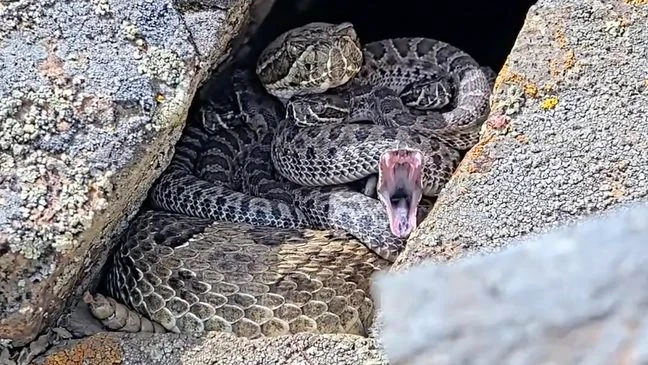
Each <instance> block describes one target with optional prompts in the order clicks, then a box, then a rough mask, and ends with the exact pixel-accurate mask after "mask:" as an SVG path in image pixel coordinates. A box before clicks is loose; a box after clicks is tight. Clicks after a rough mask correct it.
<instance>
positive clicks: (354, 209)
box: [105, 23, 489, 337]
mask: <svg viewBox="0 0 648 365" xmlns="http://www.w3.org/2000/svg"><path fill="white" fill-rule="evenodd" d="M295 40H296V41H297V42H296V43H295V42H294V41H295ZM405 44H407V46H408V47H410V46H412V45H414V46H417V45H418V46H419V48H408V49H407V50H405V49H404V48H403V47H404V45H405ZM420 46H423V48H421V47H420ZM381 47H382V48H381ZM389 47H391V48H389ZM379 49H382V50H383V51H384V52H383V54H382V57H387V58H385V59H383V60H381V59H380V58H379V57H378V56H379V54H378V53H377V51H378V50H379ZM445 49H449V50H450V51H452V52H451V53H449V54H446V56H448V57H453V56H454V55H459V57H458V58H456V59H454V58H453V60H456V61H457V62H456V63H457V64H453V63H454V62H455V61H453V60H451V61H450V62H447V63H446V62H439V60H436V59H435V57H438V56H439V54H440V51H443V50H445ZM412 51H415V52H416V51H419V52H420V51H425V52H423V53H421V54H415V56H416V59H418V60H422V61H424V62H423V64H424V65H425V66H426V67H428V66H429V67H432V66H434V67H437V69H436V71H437V72H436V74H441V73H443V75H445V76H444V77H450V78H449V79H439V78H438V77H437V76H438V75H437V76H435V78H434V79H433V80H432V81H430V80H427V84H423V83H419V84H417V85H415V86H416V87H415V88H413V87H410V88H409V89H407V88H405V89H404V88H402V87H401V88H394V85H388V86H390V87H391V89H386V88H379V87H366V86H367V84H366V82H369V83H373V82H375V81H376V80H378V79H372V78H371V76H372V75H374V74H375V73H376V72H384V71H385V70H388V68H384V67H382V68H381V67H378V66H380V65H383V66H389V65H392V66H393V65H394V64H395V63H398V64H399V65H401V66H402V65H404V66H407V67H405V68H403V69H402V70H405V71H407V72H406V73H403V74H399V76H401V78H402V79H403V80H405V79H408V80H410V79H412V77H413V76H415V75H414V74H412V73H411V72H410V71H412V70H418V71H415V72H414V71H412V72H414V73H415V74H417V75H416V76H421V75H420V74H419V73H421V72H422V71H423V70H424V69H422V68H417V67H414V66H415V64H416V62H411V59H408V58H407V57H405V56H407V54H409V55H410V56H411V55H412V54H411V52H412ZM394 52H396V53H399V52H400V55H401V56H402V58H390V57H394V56H395V55H396V54H395V53H394ZM406 53H407V54H406ZM329 56H330V58H329ZM363 58H364V59H365V64H364V66H362V67H361V64H362V59H363ZM408 60H410V61H408ZM374 61H375V62H374ZM309 62H310V64H311V66H305V65H307V64H308V63H309ZM372 62H374V63H372ZM402 62H404V63H402ZM258 65H259V67H258V68H257V73H258V75H259V79H260V81H261V82H262V83H263V87H265V89H266V90H268V91H269V92H270V93H272V94H274V95H275V96H277V97H279V98H280V100H281V101H283V102H284V103H286V102H288V112H287V114H288V115H293V116H298V117H300V118H299V120H294V119H291V118H287V119H285V120H283V121H281V122H279V120H278V119H277V118H276V116H277V115H279V113H280V112H279V111H278V110H279V109H280V107H281V105H280V104H279V105H277V104H273V102H272V101H271V99H268V98H261V99H259V98H258V96H259V95H261V93H259V92H258V91H257V90H256V89H255V87H254V85H255V82H258V80H256V81H255V80H253V79H251V78H250V77H249V74H248V73H246V72H237V71H234V72H233V73H232V74H231V75H230V76H232V75H233V79H232V80H233V83H235V84H236V83H238V84H241V83H242V84H244V85H246V87H244V88H239V89H238V92H237V93H234V94H229V93H223V92H222V89H219V90H217V91H218V92H217V93H215V94H218V95H219V100H217V101H216V102H214V103H212V104H211V105H212V106H211V108H210V109H211V111H212V112H213V113H208V114H204V115H202V116H201V115H199V114H198V113H192V119H191V120H189V121H188V123H187V127H186V128H185V131H184V132H183V136H182V137H181V140H180V141H179V143H178V146H177V149H176V153H175V155H174V157H173V160H172V162H171V163H170V166H169V168H168V169H167V170H166V171H165V172H164V173H163V175H162V176H161V178H160V179H159V180H158V181H157V182H156V183H155V184H154V187H153V188H152V190H151V193H150V201H151V203H152V206H153V207H154V208H157V209H162V210H165V211H166V212H164V211H155V210H152V211H145V212H143V213H141V214H140V215H139V216H138V217H137V218H136V219H135V220H134V222H133V223H132V224H131V225H130V227H129V229H128V230H127V232H126V233H125V235H124V236H123V237H122V240H123V241H122V242H121V243H120V246H119V247H118V249H117V252H116V253H115V254H114V255H113V259H112V263H111V265H112V266H111V267H110V269H109V270H108V274H107V276H106V280H105V283H106V288H107V292H108V293H109V294H110V295H112V296H114V297H115V298H117V299H118V300H120V301H122V302H124V303H126V304H127V305H128V306H129V307H131V308H134V309H135V310H137V311H138V312H140V313H143V314H144V315H145V316H147V317H149V318H151V319H153V320H155V321H157V322H159V323H160V324H162V325H163V326H164V327H165V328H166V329H167V330H171V331H196V330H197V331H201V330H221V331H230V332H234V333H236V334H239V335H243V336H247V337H257V336H262V335H277V334H283V333H294V332H299V331H318V332H340V331H344V332H352V333H364V332H365V330H366V326H368V325H369V324H370V323H371V316H370V312H371V309H372V308H371V307H372V304H371V303H372V302H371V300H370V297H371V296H370V293H369V287H368V276H369V275H370V274H371V273H372V272H373V271H374V270H378V269H381V268H384V267H385V266H386V265H387V263H386V261H385V260H383V259H381V258H379V257H376V256H374V255H372V254H371V253H370V252H369V251H368V250H367V249H366V248H364V247H362V246H361V245H358V244H357V243H355V244H354V243H353V241H354V239H351V240H350V241H349V239H346V240H345V241H344V242H346V244H343V245H341V244H340V243H339V239H337V238H335V237H332V236H330V234H328V233H324V232H319V233H318V232H316V231H315V232H314V231H310V230H308V229H307V228H309V227H311V228H312V227H316V228H341V229H343V230H345V231H346V232H349V233H351V234H352V235H353V236H355V237H357V238H358V239H360V240H361V241H362V243H363V244H365V245H366V246H367V247H368V248H370V249H371V250H373V251H374V252H377V253H378V254H379V255H380V256H382V257H383V258H386V259H388V260H390V261H391V260H393V259H394V258H395V255H396V254H397V253H398V252H399V250H400V249H401V248H402V245H403V243H404V237H396V236H395V235H393V234H391V233H392V232H394V231H395V230H396V231H398V227H396V228H394V225H393V224H392V225H391V226H390V222H393V221H394V217H395V216H394V212H396V213H397V214H400V213H399V212H398V211H399V209H401V205H400V203H398V205H396V206H395V207H393V209H391V210H392V211H391V212H390V209H387V211H385V209H384V206H382V205H381V203H380V202H379V201H378V200H375V199H371V198H370V197H367V196H365V195H362V194H359V193H355V192H352V191H351V190H350V189H349V188H348V187H347V186H345V185H339V184H341V183H346V182H350V181H351V180H357V179H358V178H361V177H363V176H366V175H370V174H374V173H379V174H380V179H379V186H378V193H379V196H382V197H383V202H385V203H386V205H387V207H388V208H391V207H390V206H389V200H388V199H387V200H385V197H387V198H393V195H395V194H401V193H404V194H406V195H407V194H409V195H408V196H407V197H405V198H403V197H397V198H398V199H404V200H406V201H407V204H408V211H407V212H406V214H407V219H406V221H409V220H411V219H412V218H411V217H412V215H411V214H412V211H411V207H412V206H414V207H415V205H416V204H417V203H418V199H419V198H420V195H419V196H418V197H417V196H416V194H417V189H418V190H419V192H420V193H426V194H436V193H437V192H438V190H439V189H440V187H441V186H442V184H443V183H444V182H445V180H447V178H449V175H450V174H451V172H452V170H453V168H454V167H455V166H456V163H457V160H458V158H459V155H458V153H457V151H456V150H455V149H453V148H452V147H450V146H449V144H452V143H454V142H459V143H466V141H467V140H471V139H474V138H475V137H474V136H476V134H477V132H478V131H477V127H478V126H479V125H480V124H481V122H483V119H484V117H485V115H486V113H487V106H488V91H489V86H488V83H487V81H486V78H485V76H484V75H483V73H481V71H480V68H479V66H478V65H477V64H476V62H474V61H472V59H471V58H470V57H469V56H467V55H466V54H465V53H463V52H460V51H459V50H457V49H455V48H452V47H450V46H449V45H447V44H445V43H441V42H437V41H431V40H425V39H418V38H417V39H396V40H388V41H383V42H378V43H371V44H368V45H366V46H365V48H364V52H362V51H361V49H360V48H359V42H358V40H357V36H356V34H355V31H354V30H353V28H352V26H350V24H347V23H344V24H341V25H329V24H325V23H314V24H310V25H307V26H306V27H304V28H301V29H297V30H293V31H291V32H288V33H286V34H284V35H283V36H282V37H280V38H279V39H278V40H277V41H275V42H274V43H272V44H271V46H270V47H268V48H267V49H266V51H265V52H264V53H263V54H262V56H261V58H260V60H259V63H258ZM340 66H342V67H340ZM456 66H460V67H456ZM429 67H428V68H429ZM396 69H398V68H394V70H396ZM381 70H383V71H381ZM476 70H477V71H479V72H477V71H476ZM304 72H306V73H304ZM318 72H319V76H321V77H313V75H316V74H317V73H318ZM358 72H359V73H358ZM399 72H400V71H399ZM356 74H358V78H357V79H353V80H352V81H351V82H350V83H348V82H347V81H349V80H351V79H352V78H353V77H354V76H356ZM225 75H227V73H225ZM447 75H450V76H447ZM466 75H468V76H469V79H470V80H467V79H466ZM383 76H385V75H383ZM228 77H229V76H228ZM412 80H420V79H412ZM363 83H364V84H363ZM453 83H455V84H456V85H459V86H458V88H457V91H458V92H459V95H460V96H459V97H458V98H456V100H457V101H458V103H459V105H458V106H457V101H452V100H451V99H449V98H448V100H447V101H443V100H441V101H439V98H438V97H436V96H435V97H434V98H432V97H428V96H429V95H427V96H426V95H425V94H420V92H424V93H425V92H430V91H433V90H434V91H435V92H442V93H448V95H450V94H449V93H450V92H451V91H453V90H452V89H451V88H450V87H451V86H452V85H453ZM344 84H346V85H345V86H343V87H342V88H340V89H339V91H338V92H337V93H335V94H332V93H325V94H321V95H319V96H318V95H313V93H321V92H324V91H326V90H328V89H329V88H332V87H336V86H340V85H344ZM218 85H219V88H222V83H218ZM471 87H472V89H473V91H472V94H466V92H470V90H469V89H470V88H471ZM206 90H208V89H206ZM389 90H391V91H389ZM417 92H418V93H419V96H422V97H423V98H421V97H419V98H418V99H417V100H418V103H420V102H421V101H422V100H423V99H426V100H427V101H428V102H429V103H428V104H429V105H430V106H433V107H439V106H440V105H432V103H440V104H448V103H449V107H451V108H453V109H454V110H455V112H450V113H446V114H432V112H428V111H425V110H423V109H421V110H419V111H415V112H411V113H410V112H408V111H407V110H406V109H405V108H402V104H401V108H400V111H398V112H397V113H394V114H392V115H399V117H398V118H396V117H394V118H392V119H390V120H383V121H379V120H377V121H376V122H377V123H380V124H383V125H382V126H381V125H372V124H364V125H363V124H349V125H338V124H337V123H340V122H341V121H342V120H343V121H344V122H345V123H346V122H348V121H352V120H356V119H357V118H362V117H367V115H369V116H371V115H374V116H375V115H377V114H379V115H381V116H382V115H386V116H390V114H389V112H388V111H389V110H395V111H397V110H398V109H397V108H398V103H397V102H396V101H399V100H405V101H407V100H409V101H412V100H413V99H412V98H414V97H416V93H417ZM399 93H400V94H399ZM232 95H233V96H232ZM466 95H468V96H466ZM210 96H211V95H210ZM375 97H379V98H380V99H375ZM399 98H401V99H399ZM466 98H474V100H473V99H471V100H470V101H473V102H474V103H473V105H472V109H464V110H463V111H462V113H464V114H461V115H463V116H464V118H463V119H460V118H459V119H457V120H452V119H451V118H450V117H449V116H456V115H460V114H457V112H456V110H459V109H462V108H467V107H468V105H467V104H465V102H466V101H468V100H467V99H466ZM289 100H290V101H289ZM371 100H377V101H380V102H379V103H376V105H370V103H367V102H366V101H369V102H371ZM331 101H332V102H331ZM410 104H412V103H410ZM223 105H225V106H226V108H225V109H221V107H222V106H223ZM394 105H396V106H394ZM441 106H443V105H441ZM277 108H279V109H277ZM386 108H387V109H386ZM331 111H332V112H333V115H334V116H335V118H332V119H331V118H329V114H328V113H329V112H331ZM194 112H195V111H194ZM466 112H468V113H467V114H466ZM304 113H311V114H310V117H308V118H306V116H308V115H307V114H304ZM340 113H341V114H340ZM367 113H369V114H367ZM372 113H373V114H372ZM247 116H251V118H248V117H247ZM408 116H411V117H408ZM444 116H447V117H448V118H444ZM407 118H410V119H407ZM426 118H427V119H426ZM430 118H432V119H430ZM385 119H389V118H385ZM403 119H404V120H406V123H409V124H410V127H407V128H396V125H397V124H399V123H401V120H403ZM407 120H409V121H410V122H407ZM427 120H433V121H434V123H433V124H429V123H428V124H425V125H424V123H427V122H426V121H427ZM448 121H451V122H453V123H452V124H448V123H447V122H448ZM331 122H332V123H333V125H334V126H333V127H331V125H329V124H328V123H331ZM277 123H279V124H278V125H277ZM306 124H318V125H317V126H309V127H304V126H305V125H306ZM321 124H324V125H321ZM277 128H278V129H277ZM453 128H454V130H452V129H453ZM275 129H277V130H278V133H277V134H275V133H273V132H274V130H275ZM435 129H436V130H435ZM450 130H452V133H450V132H448V131H450ZM336 131H338V132H336ZM375 131H378V132H375ZM430 131H431V132H430ZM424 132H429V133H427V134H425V133H424ZM316 133H321V134H319V136H326V137H327V138H331V137H333V136H336V137H337V138H336V139H331V140H329V142H328V143H329V145H328V149H327V150H321V148H326V147H325V146H324V145H322V144H319V145H318V142H317V141H318V140H319V139H318V138H320V137H318V135H317V134H316ZM422 133H423V134H422ZM456 135H461V138H450V137H452V136H456ZM345 136H347V137H348V136H352V137H353V138H350V137H349V138H345ZM466 136H468V138H466ZM359 139H360V142H363V141H364V142H365V145H369V142H370V141H373V142H374V143H377V145H378V146H379V149H378V150H376V149H375V148H373V149H365V150H363V149H362V143H360V145H358V144H357V143H358V140H359ZM287 142H290V143H296V146H295V147H290V145H289V144H288V143H287ZM333 142H334V143H333ZM307 144H310V146H307ZM333 144H334V145H335V147H336V148H335V151H333V150H332V149H331V147H332V145H333ZM354 146H355V147H354ZM455 147H456V145H455ZM316 148H319V150H317V149H316ZM345 148H346V151H347V152H348V151H349V150H354V151H357V152H358V153H356V155H355V157H358V158H364V159H365V160H364V161H362V160H359V161H360V162H361V165H363V166H362V169H363V170H362V171H360V170H356V172H353V171H352V172H351V174H350V175H351V176H352V177H353V179H352V178H349V177H345V178H340V177H339V176H341V175H337V176H338V177H336V175H335V174H333V175H331V174H329V179H328V180H326V179H324V180H321V179H320V180H312V178H313V177H314V175H317V174H320V173H322V172H324V171H328V170H326V169H325V167H327V168H328V167H336V166H338V167H343V168H345V167H347V168H348V167H349V166H351V164H350V161H349V158H348V157H347V158H346V159H345V160H344V159H341V157H340V156H339V155H337V154H338V153H340V152H341V151H344V150H345ZM385 149H387V150H388V151H387V152H388V153H387V154H384V152H385ZM314 151H318V152H314ZM320 152H322V153H325V155H322V156H328V158H329V159H331V158H332V159H335V160H328V162H327V161H326V160H325V159H323V158H321V159H320V160H319V161H320V162H319V164H318V165H314V166H316V167H315V168H313V167H311V166H308V165H303V164H302V165H299V164H300V163H302V162H304V161H317V160H316V159H314V158H313V157H314V156H313V153H320ZM270 155H272V158H273V159H274V161H275V163H276V166H277V170H278V171H279V172H280V173H281V175H283V178H282V177H281V176H280V175H277V174H273V167H272V166H273V165H272V164H268V163H267V162H268V161H265V162H266V163H265V164H264V163H262V162H263V159H264V158H266V159H269V158H270ZM347 156H353V155H352V154H351V155H347ZM306 159H309V160H306ZM330 161H337V162H336V163H330ZM394 161H396V162H399V163H404V165H403V166H405V172H402V171H400V170H399V169H402V167H399V166H398V164H396V165H397V166H393V164H394ZM417 163H418V164H417ZM379 165H381V167H382V168H381V169H378V166H379ZM301 168H303V170H300V169H301ZM350 169H351V170H353V169H354V168H353V167H350ZM389 169H391V170H390V171H391V172H388V173H385V172H384V171H387V170H389ZM304 171H305V172H311V174H308V173H306V174H304V173H303V172H304ZM358 171H359V172H358ZM417 171H418V174H419V176H418V177H417V176H414V175H415V174H416V173H417ZM300 172H302V173H301V174H300ZM331 176H332V177H333V179H332V180H331V178H330V177H331ZM309 178H311V179H309ZM291 181H292V182H291ZM403 181H406V182H409V184H407V183H405V185H403V184H401V183H402V182H403ZM296 184H301V185H311V186H318V187H303V186H298V185H296ZM330 184H338V185H334V186H327V187H324V186H320V185H330ZM402 190H405V191H402ZM252 195H256V196H252ZM390 195H391V196H390ZM387 212H390V213H389V215H388V214H387ZM414 213H415V212H414ZM389 218H392V219H389ZM214 220H217V222H214ZM218 221H227V222H218ZM390 228H391V231H392V232H390ZM401 228H402V227H401ZM411 229H412V225H411V224H410V225H409V226H408V227H405V228H402V230H401V232H402V231H404V230H408V231H411ZM273 237H274V238H273ZM309 237H310V238H309ZM295 240H296V241H299V242H300V243H291V242H292V241H295ZM335 242H338V243H337V244H336V243H335Z"/></svg>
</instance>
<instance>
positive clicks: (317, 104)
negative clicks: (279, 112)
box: [286, 93, 351, 127]
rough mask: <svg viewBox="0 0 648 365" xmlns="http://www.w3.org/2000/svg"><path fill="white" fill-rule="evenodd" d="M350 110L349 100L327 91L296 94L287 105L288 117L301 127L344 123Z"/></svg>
mask: <svg viewBox="0 0 648 365" xmlns="http://www.w3.org/2000/svg"><path fill="white" fill-rule="evenodd" d="M350 112H351V109H350V106H349V101H348V100H346V99H344V98H343V97H341V96H340V95H336V94H327V93H324V94H314V95H309V96H294V97H292V98H291V99H290V100H289V101H288V103H287V105H286V118H288V119H290V120H292V121H293V122H295V124H296V125H297V126H300V127H308V126H322V125H327V124H337V123H342V122H343V121H344V119H345V118H346V117H347V116H348V115H349V113H350Z"/></svg>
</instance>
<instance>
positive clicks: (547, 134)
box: [393, 0, 648, 270]
mask: <svg viewBox="0 0 648 365" xmlns="http://www.w3.org/2000/svg"><path fill="white" fill-rule="evenodd" d="M642 4H644V5H642ZM647 18H648V7H647V6H645V1H630V0H623V1H622V0H615V1H608V0H593V1H579V0H567V1H551V0H540V1H538V2H537V4H536V5H534V6H533V7H532V8H531V9H530V10H529V12H528V14H527V19H526V21H525V24H524V26H523V28H522V30H521V31H520V34H519V36H518V38H517V40H516V42H515V45H514V47H513V49H512V51H511V53H510V55H509V57H508V59H507V62H506V64H505V66H504V67H503V69H502V70H501V72H500V73H499V75H498V78H497V81H496V84H495V89H494V96H493V98H492V100H491V101H492V103H491V104H492V113H491V118H490V119H489V120H488V121H487V123H486V125H485V127H484V129H483V134H482V138H481V141H480V143H479V144H478V145H477V146H475V147H474V148H473V149H472V150H471V151H469V152H468V154H467V156H466V158H465V159H464V160H463V162H462V163H461V165H460V166H459V168H458V171H457V172H456V173H455V174H454V176H453V178H452V179H451V181H450V182H449V183H448V184H447V185H446V187H445V189H444V191H443V192H442V193H441V195H440V196H439V199H438V200H437V202H436V204H435V207H434V208H433V210H432V211H431V213H430V215H429V216H428V217H427V219H426V220H425V221H424V222H423V223H422V224H421V226H420V227H419V228H418V229H417V230H416V231H415V232H414V233H413V235H412V236H411V238H410V239H409V241H408V245H407V248H406V250H405V251H404V253H403V254H402V255H401V256H400V258H399V259H398V260H397V261H396V262H395V265H394V266H393V269H394V270H399V269H403V268H406V267H409V266H412V265H415V264H416V263H419V262H421V261H424V260H433V261H436V262H447V261H451V260H456V259H458V258H461V257H467V256H472V255H475V254H487V253H492V252H497V251H499V250H501V249H502V248H503V247H504V246H505V245H506V244H507V243H509V242H511V241H512V240H513V239H514V238H517V237H521V236H524V235H526V234H540V233H542V232H545V231H547V230H549V229H551V228H553V227H556V226H559V225H562V224H565V223H568V222H570V221H574V220H578V219H580V218H582V217H586V216H588V215H590V214H593V213H595V212H599V211H603V210H606V209H610V208H612V207H614V206H617V205H619V204H622V203H624V202H629V201H636V200H643V199H646V197H647V195H648V174H647V172H646V171H648V154H646V153H645V151H647V150H648V123H646V115H648V79H647V78H646V77H647V76H646V70H647V69H648V57H646V49H647V48H648V28H647V27H646V19H647Z"/></svg>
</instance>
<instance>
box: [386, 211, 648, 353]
mask: <svg viewBox="0 0 648 365" xmlns="http://www.w3.org/2000/svg"><path fill="white" fill-rule="evenodd" d="M647 239H648V205H646V204H641V205H636V206H631V207H628V206H624V207H620V208H618V209H612V210H611V211H610V212H608V213H607V214H605V217H596V218H594V217H592V218H588V219H586V220H585V221H584V222H580V224H573V225H572V226H571V227H568V228H561V229H560V230H557V231H556V232H552V233H551V234H546V235H543V236H541V237H539V238H537V239H533V240H523V241H519V242H517V243H519V245H517V246H516V247H511V248H509V249H506V250H504V251H503V252H500V253H497V254H493V255H486V256H481V257H471V258H468V259H465V260H459V261H457V262H456V263H454V264H452V265H421V266H419V267H416V268H411V269H410V270H407V271H403V272H398V273H394V272H392V273H389V274H382V275H380V277H379V278H378V280H377V284H376V285H375V287H374V289H375V292H376V295H377V296H378V297H379V301H380V303H381V305H382V307H383V309H384V314H383V316H384V317H383V320H384V328H383V335H382V341H383V344H384V349H385V352H386V354H387V356H388V357H389V358H390V360H392V361H393V362H394V363H397V364H402V365H419V364H420V365H423V364H431V363H434V364H444V365H453V364H457V365H459V364H461V365H482V364H483V365H490V364H507V365H526V364H599V365H603V364H609V365H616V364H646V363H648V319H647V318H646V311H647V310H648V292H647V291H646V290H645V287H646V282H648V266H647V265H646V262H648V245H646V240H647Z"/></svg>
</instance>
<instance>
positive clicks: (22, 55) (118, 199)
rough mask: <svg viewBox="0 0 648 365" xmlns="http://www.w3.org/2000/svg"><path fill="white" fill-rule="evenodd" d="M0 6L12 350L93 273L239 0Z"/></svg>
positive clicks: (0, 200)
mask: <svg viewBox="0 0 648 365" xmlns="http://www.w3.org/2000/svg"><path fill="white" fill-rule="evenodd" d="M176 3H178V4H179V5H174V4H176ZM3 4H4V5H3ZM3 4H0V44H2V49H1V50H0V65H1V66H0V120H2V124H0V206H1V207H2V209H1V210H0V254H1V256H0V339H1V340H2V341H1V342H0V343H2V344H3V345H12V346H20V345H23V344H25V343H27V342H29V341H30V340H32V339H34V338H35V336H36V335H37V334H38V333H39V331H40V330H41V329H43V328H45V327H46V326H48V325H50V324H51V323H52V321H53V320H56V319H57V318H58V317H59V315H60V313H61V311H62V310H63V309H64V308H65V306H66V305H67V304H68V303H69V302H71V299H72V298H73V297H75V295H74V294H75V291H76V294H79V293H82V292H83V291H84V290H85V289H87V288H88V286H89V283H90V282H91V281H92V280H93V279H95V278H96V274H97V271H98V270H99V269H100V268H101V266H102V265H103V262H104V261H105V254H106V253H107V252H108V250H109V249H110V245H109V242H111V241H110V239H111V238H112V237H114V236H115V235H116V234H117V233H119V232H120V231H121V230H122V229H123V228H124V225H125V221H126V220H127V218H128V217H130V216H131V215H132V214H133V213H134V212H135V211H136V210H137V209H138V208H139V205H140V203H141V202H142V200H143V198H144V194H145V192H146V191H147V189H148V188H149V186H150V185H151V183H152V182H153V180H154V179H156V178H157V176H158V175H159V173H160V172H161V171H162V170H163V169H164V168H165V167H166V165H167V163H168V161H169V158H170V156H171V154H172V153H173V147H172V146H173V145H174V144H175V142H176V140H177V139H178V137H179V134H180V132H181V130H182V127H183V125H184V119H185V116H186V113H187V109H188V107H189V104H190V101H191V99H192V97H193V95H194V92H195V91H196V88H197V87H198V86H199V85H200V83H201V82H202V81H203V79H204V78H205V77H206V75H207V71H209V68H210V67H211V66H212V65H215V64H218V63H219V62H220V61H221V60H223V59H224V58H225V57H226V56H227V49H228V47H229V46H228V44H229V43H230V41H231V40H232V38H233V37H234V36H235V35H236V34H238V33H239V32H240V31H241V29H244V27H245V25H246V24H247V23H249V19H248V16H249V13H250V6H251V1H250V0H239V1H233V0H232V1H183V2H174V1H171V0H136V1H125V0H111V1H106V0H93V1H80V0H73V1H65V2H61V1H53V0H40V1H36V0H19V1H13V2H10V3H6V2H5V3H3ZM207 19H208V20H209V21H206V20H207Z"/></svg>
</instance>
